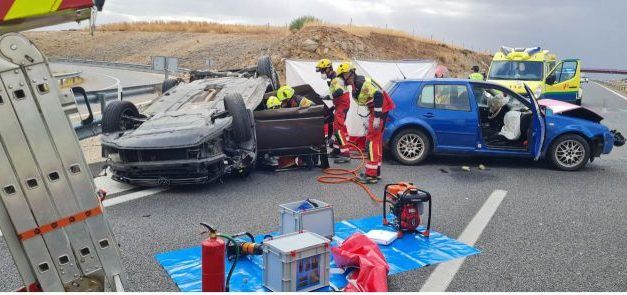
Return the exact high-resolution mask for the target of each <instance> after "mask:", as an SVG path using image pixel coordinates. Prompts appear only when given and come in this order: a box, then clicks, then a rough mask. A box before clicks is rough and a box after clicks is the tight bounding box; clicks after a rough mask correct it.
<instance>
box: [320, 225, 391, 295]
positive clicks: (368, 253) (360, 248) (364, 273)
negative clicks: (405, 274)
mask: <svg viewBox="0 0 627 295" xmlns="http://www.w3.org/2000/svg"><path fill="white" fill-rule="evenodd" d="M331 253H332V254H333V259H334V260H335V264H336V265H337V266H338V267H355V268H357V270H356V271H355V272H353V273H351V274H350V275H349V276H348V278H347V279H348V281H349V283H348V285H347V286H346V288H344V292H387V291H388V272H389V271H390V266H389V265H388V263H387V262H386V261H385V257H384V256H383V253H381V250H380V249H379V246H377V244H375V243H374V242H373V241H371V240H370V239H369V238H368V237H366V236H365V235H363V234H360V233H356V234H353V235H352V236H350V237H349V238H348V239H346V240H345V241H344V242H343V243H342V244H341V245H340V246H338V247H333V248H331Z"/></svg>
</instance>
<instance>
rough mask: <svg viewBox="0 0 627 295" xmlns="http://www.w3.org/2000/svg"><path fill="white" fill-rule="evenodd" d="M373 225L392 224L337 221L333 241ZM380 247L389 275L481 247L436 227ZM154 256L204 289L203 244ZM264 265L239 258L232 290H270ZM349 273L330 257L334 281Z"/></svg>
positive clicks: (190, 288)
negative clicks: (202, 274)
mask: <svg viewBox="0 0 627 295" xmlns="http://www.w3.org/2000/svg"><path fill="white" fill-rule="evenodd" d="M373 229H388V230H389V229H390V228H389V227H386V226H383V225H382V224H381V216H373V217H367V218H363V219H357V220H348V221H340V222H337V223H336V224H335V236H334V237H333V242H332V245H334V244H337V243H341V242H342V241H343V240H345V239H347V238H348V237H350V236H351V235H352V234H354V233H356V232H361V233H367V232H368V231H370V230H373ZM262 237H263V235H261V236H259V237H256V238H255V239H256V240H258V241H261V239H262ZM379 247H380V248H381V252H382V253H383V255H384V256H385V259H386V261H387V262H388V264H389V265H390V275H394V274H397V273H401V272H405V271H409V270H413V269H417V268H420V267H423V266H426V265H430V264H436V263H441V262H446V261H449V260H453V259H458V258H463V257H466V256H470V255H474V254H477V253H479V250H477V249H475V248H473V247H471V246H468V245H466V244H464V243H462V242H459V241H456V240H454V239H451V238H449V237H447V236H445V235H443V234H441V233H438V232H436V231H431V236H430V237H429V238H424V237H421V236H419V235H415V234H406V235H404V236H403V237H402V238H400V239H397V240H396V241H394V242H393V243H391V244H390V245H387V246H383V245H379ZM331 257H332V256H331ZM155 258H156V259H157V261H158V262H159V264H161V266H162V267H163V268H164V269H165V271H166V272H167V273H168V275H169V276H170V277H171V278H172V280H173V281H174V283H175V284H176V285H177V286H178V287H179V289H180V290H181V291H183V292H199V291H201V266H200V261H201V260H200V246H198V247H193V248H187V249H181V250H175V251H170V252H166V253H161V254H157V255H155ZM262 265H263V264H262V258H261V256H250V257H246V258H242V259H240V260H238V262H237V266H236V267H235V271H234V272H233V276H232V278H231V284H230V290H231V291H232V292H251V291H262V292H263V291H267V290H266V289H265V288H264V287H263V276H262V273H261V266H262ZM229 268H230V263H229V262H228V261H227V265H226V270H227V271H228V270H229ZM346 275H347V273H345V272H344V270H343V269H340V268H337V267H336V266H335V263H334V262H333V259H331V279H330V281H331V284H332V285H333V286H335V287H337V288H343V287H344V286H346V284H347V281H346Z"/></svg>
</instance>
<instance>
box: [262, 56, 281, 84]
mask: <svg viewBox="0 0 627 295" xmlns="http://www.w3.org/2000/svg"><path fill="white" fill-rule="evenodd" d="M257 74H259V76H266V77H268V78H270V80H271V81H272V90H278V89H279V75H278V74H277V72H276V71H275V70H274V66H273V65H272V60H271V59H270V57H269V56H267V55H264V56H262V57H260V58H259V61H257Z"/></svg>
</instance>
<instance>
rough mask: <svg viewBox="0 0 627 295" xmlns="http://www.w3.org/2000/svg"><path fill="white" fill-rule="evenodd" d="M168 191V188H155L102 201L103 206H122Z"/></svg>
mask: <svg viewBox="0 0 627 295" xmlns="http://www.w3.org/2000/svg"><path fill="white" fill-rule="evenodd" d="M166 190H168V188H165V187H153V188H149V189H145V190H143V191H138V192H133V193H130V194H126V195H123V196H119V197H115V198H112V199H105V200H104V201H102V205H103V206H105V207H111V206H115V205H118V204H122V203H125V202H128V201H133V200H137V199H141V198H144V197H147V196H151V195H154V194H158V193H160V192H163V191H166Z"/></svg>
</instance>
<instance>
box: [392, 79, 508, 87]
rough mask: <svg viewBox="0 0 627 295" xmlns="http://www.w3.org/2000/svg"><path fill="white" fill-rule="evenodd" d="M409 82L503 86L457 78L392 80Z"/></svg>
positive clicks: (393, 81) (394, 81)
mask: <svg viewBox="0 0 627 295" xmlns="http://www.w3.org/2000/svg"><path fill="white" fill-rule="evenodd" d="M408 82H421V83H426V82H429V83H437V82H440V83H457V84H467V83H474V84H486V85H496V86H502V85H500V84H497V83H494V82H486V81H479V80H471V79H457V78H429V79H403V80H392V83H408Z"/></svg>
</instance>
